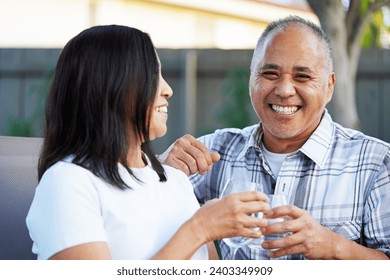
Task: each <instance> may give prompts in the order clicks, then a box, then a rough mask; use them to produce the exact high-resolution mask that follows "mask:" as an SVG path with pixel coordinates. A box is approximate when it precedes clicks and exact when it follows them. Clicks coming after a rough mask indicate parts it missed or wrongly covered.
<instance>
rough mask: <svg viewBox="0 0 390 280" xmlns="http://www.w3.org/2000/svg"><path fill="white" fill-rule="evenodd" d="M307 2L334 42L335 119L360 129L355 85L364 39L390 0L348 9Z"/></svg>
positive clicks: (370, 0) (336, 2) (354, 1)
mask: <svg viewBox="0 0 390 280" xmlns="http://www.w3.org/2000/svg"><path fill="white" fill-rule="evenodd" d="M307 2H308V4H309V5H310V7H311V8H312V10H313V12H314V13H315V14H316V15H317V16H318V19H319V20H320V23H321V27H322V28H323V29H324V31H325V32H327V33H328V34H329V37H330V38H331V40H332V45H333V56H334V61H335V63H334V72H335V73H336V84H335V92H334V95H333V101H332V106H333V107H332V109H333V110H332V111H333V112H332V113H333V114H332V115H333V119H334V120H335V121H336V122H338V123H340V124H342V125H343V126H346V127H350V128H355V129H359V128H360V121H359V117H358V114H357V107H356V89H355V87H356V86H355V85H356V73H357V67H358V63H359V58H360V52H361V38H362V35H363V31H364V28H365V27H366V26H367V25H368V24H369V23H370V20H371V16H372V13H373V12H375V11H377V10H378V9H380V8H381V7H382V6H384V5H388V4H390V0H350V4H349V7H348V8H346V7H343V5H342V3H341V0H321V1H318V0H307Z"/></svg>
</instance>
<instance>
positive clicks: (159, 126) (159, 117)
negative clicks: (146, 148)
mask: <svg viewBox="0 0 390 280" xmlns="http://www.w3.org/2000/svg"><path fill="white" fill-rule="evenodd" d="M172 95H173V91H172V89H171V87H170V86H169V85H168V83H167V82H166V81H165V80H164V78H163V77H162V75H161V70H160V78H159V84H158V87H157V94H156V98H155V100H154V104H153V106H152V112H151V115H150V126H149V139H150V140H153V139H156V138H157V137H162V136H164V135H165V133H167V120H168V98H170V97H171V96H172Z"/></svg>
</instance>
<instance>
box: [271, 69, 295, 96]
mask: <svg viewBox="0 0 390 280" xmlns="http://www.w3.org/2000/svg"><path fill="white" fill-rule="evenodd" d="M295 92H296V91H295V83H294V80H293V79H292V76H291V75H290V74H284V75H282V76H281V77H280V78H279V82H278V84H277V86H276V89H275V93H276V94H277V95H279V96H281V97H288V96H291V95H294V94H295Z"/></svg>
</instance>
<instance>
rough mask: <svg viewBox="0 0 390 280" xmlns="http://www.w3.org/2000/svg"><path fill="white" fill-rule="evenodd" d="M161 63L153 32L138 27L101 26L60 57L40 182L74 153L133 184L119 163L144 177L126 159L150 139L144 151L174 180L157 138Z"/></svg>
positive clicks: (108, 176)
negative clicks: (152, 134) (132, 147)
mask: <svg viewBox="0 0 390 280" xmlns="http://www.w3.org/2000/svg"><path fill="white" fill-rule="evenodd" d="M159 67H160V65H159V61H158V58H157V54H156V52H155V48H154V46H153V43H152V41H151V39H150V37H149V35H148V34H146V33H144V32H142V31H140V30H138V29H135V28H131V27H126V26H118V25H108V26H95V27H92V28H89V29H86V30H84V31H82V32H81V33H80V34H78V35H77V36H76V37H74V38H73V39H71V40H70V41H69V42H68V43H67V44H66V45H65V47H64V49H63V50H62V52H61V54H60V57H59V59H58V63H57V67H56V71H55V75H54V80H53V83H52V86H51V89H50V92H49V95H48V99H47V103H46V123H45V134H44V145H43V150H42V153H41V155H40V159H39V166H38V178H39V180H40V179H41V178H42V176H43V174H44V172H45V171H46V170H47V169H48V168H49V167H50V166H52V165H53V164H55V163H56V162H57V161H60V160H62V159H64V158H65V157H67V156H70V155H72V156H74V158H73V163H75V164H77V165H80V166H82V167H84V168H86V169H88V170H90V171H91V172H93V173H94V174H95V175H96V176H98V177H100V178H102V179H104V180H105V181H107V182H109V183H111V184H113V185H115V186H118V187H119V188H122V189H124V188H130V186H128V185H127V184H126V183H125V182H124V181H123V180H122V178H121V176H120V175H119V171H118V162H120V163H121V164H122V165H123V166H124V167H125V168H126V169H127V170H128V172H129V173H130V174H131V175H132V176H133V177H134V178H135V179H137V178H136V177H135V176H134V174H133V173H132V171H131V169H130V168H129V166H128V165H127V160H126V157H127V153H128V148H129V142H130V140H135V142H141V141H142V142H143V144H142V147H141V148H142V151H143V152H144V153H145V154H146V155H147V157H148V158H149V160H150V162H151V165H152V167H153V169H154V170H155V171H156V172H157V173H158V175H159V177H160V181H166V177H165V171H164V168H163V167H162V165H161V164H160V162H159V161H158V160H157V159H156V157H155V155H154V153H153V152H152V148H151V145H150V140H149V120H150V117H149V114H150V113H151V112H152V109H151V107H152V105H153V103H154V98H155V95H156V92H157V88H158V82H159ZM130 132H133V133H131V134H130ZM130 135H135V137H136V139H130V137H131V136H130ZM144 160H145V159H144Z"/></svg>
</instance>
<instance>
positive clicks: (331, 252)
mask: <svg viewBox="0 0 390 280" xmlns="http://www.w3.org/2000/svg"><path fill="white" fill-rule="evenodd" d="M277 217H284V218H285V219H284V221H283V222H280V223H274V224H269V225H268V226H267V227H266V228H265V229H262V232H263V234H264V235H268V234H275V233H282V232H289V233H291V234H288V235H287V236H286V237H283V238H279V239H275V240H272V241H267V242H263V245H262V246H263V248H264V249H277V250H274V251H270V253H269V254H270V257H272V258H278V257H281V256H284V255H292V254H302V255H304V256H305V258H307V259H334V258H335V257H336V254H335V252H336V248H335V244H334V241H335V240H334V239H335V238H336V236H337V234H336V233H334V232H332V231H331V230H329V229H327V228H325V227H323V226H322V225H321V224H320V223H319V222H318V221H317V220H316V219H314V218H313V217H312V216H311V215H310V214H309V213H308V212H307V211H305V210H303V209H300V208H298V207H296V206H293V205H286V206H279V207H275V208H273V209H271V210H270V211H269V212H267V213H266V214H265V218H269V219H274V218H277Z"/></svg>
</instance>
